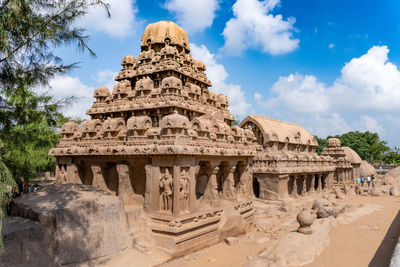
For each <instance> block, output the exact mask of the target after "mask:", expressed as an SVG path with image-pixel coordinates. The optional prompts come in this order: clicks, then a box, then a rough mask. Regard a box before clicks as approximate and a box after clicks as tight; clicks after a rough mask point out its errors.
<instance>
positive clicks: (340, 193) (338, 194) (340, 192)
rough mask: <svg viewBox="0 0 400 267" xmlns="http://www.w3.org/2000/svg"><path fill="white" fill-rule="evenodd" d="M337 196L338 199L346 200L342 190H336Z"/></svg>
mask: <svg viewBox="0 0 400 267" xmlns="http://www.w3.org/2000/svg"><path fill="white" fill-rule="evenodd" d="M335 195H336V198H337V199H344V198H345V195H344V194H343V192H342V190H341V189H340V188H336V189H335Z"/></svg>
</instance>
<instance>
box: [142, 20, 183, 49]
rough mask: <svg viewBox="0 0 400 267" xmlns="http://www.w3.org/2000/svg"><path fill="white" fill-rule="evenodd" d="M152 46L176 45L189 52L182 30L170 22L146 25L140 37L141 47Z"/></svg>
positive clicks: (164, 21) (163, 21)
mask: <svg viewBox="0 0 400 267" xmlns="http://www.w3.org/2000/svg"><path fill="white" fill-rule="evenodd" d="M152 44H164V45H176V46H180V47H182V48H183V49H184V50H185V51H187V52H189V51H190V47H189V38H188V36H187V34H186V32H185V30H184V29H182V28H181V27H179V26H178V25H177V24H176V23H174V22H172V21H167V20H162V21H158V22H156V23H152V24H149V25H147V27H146V29H145V30H144V33H143V35H142V43H141V46H142V48H143V47H146V48H147V47H148V46H150V45H152Z"/></svg>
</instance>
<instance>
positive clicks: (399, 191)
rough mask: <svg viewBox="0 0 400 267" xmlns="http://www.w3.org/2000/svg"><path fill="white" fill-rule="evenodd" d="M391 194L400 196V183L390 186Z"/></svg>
mask: <svg viewBox="0 0 400 267" xmlns="http://www.w3.org/2000/svg"><path fill="white" fill-rule="evenodd" d="M390 195H392V196H395V197H399V196H400V185H394V186H392V188H390Z"/></svg>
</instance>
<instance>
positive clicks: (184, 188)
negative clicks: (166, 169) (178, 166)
mask: <svg viewBox="0 0 400 267" xmlns="http://www.w3.org/2000/svg"><path fill="white" fill-rule="evenodd" d="M179 183H180V184H179V194H180V201H181V205H182V206H181V207H182V211H188V210H189V175H188V173H187V172H186V170H185V169H184V170H183V171H182V173H181V177H180V179H179Z"/></svg>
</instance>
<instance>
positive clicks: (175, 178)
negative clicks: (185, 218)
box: [172, 165, 181, 216]
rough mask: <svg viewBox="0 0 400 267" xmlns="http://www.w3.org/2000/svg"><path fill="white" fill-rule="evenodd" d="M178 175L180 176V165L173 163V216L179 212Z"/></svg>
mask: <svg viewBox="0 0 400 267" xmlns="http://www.w3.org/2000/svg"><path fill="white" fill-rule="evenodd" d="M180 176H181V167H180V166H179V165H174V167H173V175H172V179H173V185H174V191H173V192H174V195H173V199H174V200H173V202H172V214H173V215H174V216H178V215H179V213H180V206H181V205H180V200H179V196H180V193H179V184H180Z"/></svg>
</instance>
